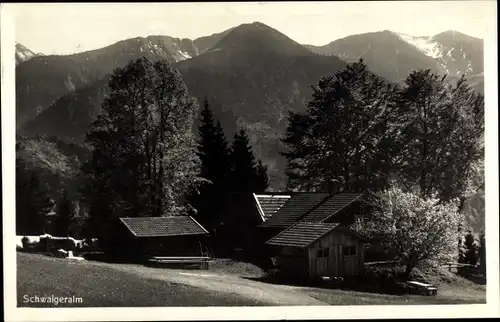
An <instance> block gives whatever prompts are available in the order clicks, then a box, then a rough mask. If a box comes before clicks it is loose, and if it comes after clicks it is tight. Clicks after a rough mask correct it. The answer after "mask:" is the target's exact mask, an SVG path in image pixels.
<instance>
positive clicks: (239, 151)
mask: <svg viewBox="0 0 500 322" xmlns="http://www.w3.org/2000/svg"><path fill="white" fill-rule="evenodd" d="M109 89H110V93H109V95H108V96H107V97H106V98H105V100H104V102H103V103H102V112H101V113H100V114H99V115H98V116H97V119H96V120H95V121H94V122H93V123H92V124H91V126H90V129H89V131H88V133H87V137H86V143H87V144H88V145H89V146H90V148H91V151H92V153H91V157H90V159H89V160H87V161H86V162H85V163H84V164H83V166H82V169H81V170H82V174H83V176H84V177H85V184H84V186H83V187H81V189H80V190H79V191H78V194H77V195H69V194H68V192H67V191H64V190H63V191H61V192H60V193H59V195H58V196H57V198H58V200H57V201H54V200H52V199H50V198H49V197H48V191H47V189H46V187H44V186H43V185H42V184H40V183H39V182H38V181H37V176H36V172H35V170H34V169H28V168H27V167H25V166H23V161H22V160H21V159H20V158H18V175H17V187H18V192H22V193H18V203H17V204H18V215H17V218H18V220H17V229H16V230H17V232H18V234H25V235H26V234H35V233H44V232H47V223H46V218H45V215H46V214H47V212H48V211H49V210H48V209H49V208H50V209H54V210H55V213H56V215H55V216H54V222H53V223H52V225H51V227H50V229H49V230H50V231H51V232H53V233H54V234H59V235H68V234H73V235H75V234H76V235H91V236H93V237H101V238H102V239H103V240H106V239H112V238H113V231H114V229H113V225H114V223H115V221H116V218H118V217H138V216H164V215H184V214H188V215H193V216H195V217H196V218H197V219H199V221H200V222H202V223H203V224H204V225H206V228H207V229H209V230H214V229H217V228H218V227H219V226H220V224H221V220H224V218H225V215H224V211H225V210H226V208H227V202H226V201H227V197H228V195H229V194H234V193H240V194H245V193H249V192H263V191H265V190H266V189H267V188H268V186H269V178H268V174H267V168H266V166H265V165H264V164H263V163H262V161H261V160H257V159H256V157H255V156H254V154H253V151H252V147H251V145H250V140H249V137H248V135H247V133H246V132H245V130H243V129H241V130H239V131H238V132H237V133H236V134H234V137H233V140H232V142H231V144H229V143H228V140H227V139H226V137H225V134H224V131H223V129H222V127H221V125H220V122H218V121H217V120H216V118H215V115H214V114H213V112H212V110H211V107H210V105H209V102H208V100H207V99H205V101H204V107H203V110H202V111H201V117H200V126H199V129H198V132H199V133H198V134H199V135H198V139H196V138H195V135H194V133H193V131H192V127H193V124H194V118H195V117H196V115H197V114H198V104H197V102H196V100H195V99H193V98H192V97H190V96H189V94H188V91H187V88H186V86H185V84H184V82H183V81H182V77H181V75H180V73H179V72H178V71H177V70H175V69H174V68H173V67H172V66H171V65H170V64H169V63H168V62H165V61H159V62H156V63H153V62H151V61H149V60H148V59H146V58H141V59H138V60H136V61H132V62H131V63H129V64H128V65H127V66H125V67H124V68H118V69H116V70H115V71H114V73H113V75H112V76H111V79H110V81H109ZM25 176H28V178H25ZM23 193H24V194H23ZM26 202H28V203H27V204H28V205H29V207H31V208H29V209H28V208H27V209H23V208H22V207H23V206H25V205H26ZM82 209H83V210H85V211H86V214H83V215H81V216H80V215H78V214H79V213H81V212H82ZM77 213H78V214H77ZM30 220H31V221H30Z"/></svg>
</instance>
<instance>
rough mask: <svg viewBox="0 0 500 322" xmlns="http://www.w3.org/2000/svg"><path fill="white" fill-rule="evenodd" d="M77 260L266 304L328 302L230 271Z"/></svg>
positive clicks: (318, 303) (284, 286)
mask: <svg viewBox="0 0 500 322" xmlns="http://www.w3.org/2000/svg"><path fill="white" fill-rule="evenodd" d="M81 264H82V265H98V266H106V267H111V268H113V269H117V270H120V271H124V272H128V273H134V274H137V275H139V276H140V277H143V278H152V279H158V280H163V281H168V282H172V283H178V284H184V285H189V286H193V287H198V288H203V289H206V290H211V291H217V292H224V293H229V294H237V295H240V296H243V297H247V298H250V299H259V300H260V301H262V302H267V303H269V304H270V305H328V304H327V303H325V302H322V301H319V300H317V299H314V298H312V297H310V296H308V295H306V294H303V293H300V292H298V291H296V290H295V289H294V287H292V286H286V285H272V284H267V283H263V282H258V281H252V280H248V279H245V278H242V277H239V276H236V275H231V274H223V273H214V272H210V271H203V270H182V269H169V268H155V267H147V266H141V265H135V264H108V263H102V262H94V261H85V262H82V263H81Z"/></svg>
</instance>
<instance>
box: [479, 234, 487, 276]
mask: <svg viewBox="0 0 500 322" xmlns="http://www.w3.org/2000/svg"><path fill="white" fill-rule="evenodd" d="M479 267H480V269H481V271H482V272H483V273H486V238H485V235H484V231H482V232H481V234H480V235H479Z"/></svg>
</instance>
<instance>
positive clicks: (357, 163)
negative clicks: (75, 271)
mask: <svg viewBox="0 0 500 322" xmlns="http://www.w3.org/2000/svg"><path fill="white" fill-rule="evenodd" d="M109 89H110V94H109V95H108V96H107V97H106V98H105V100H104V102H103V104H102V112H101V113H100V115H98V117H97V119H96V120H95V121H94V122H93V123H92V124H91V127H90V130H89V131H88V133H87V144H88V145H89V146H90V147H91V151H92V154H91V157H90V159H89V160H88V161H87V162H85V164H84V165H83V167H82V173H83V175H84V176H85V178H86V184H85V185H84V186H83V187H82V189H81V190H80V191H79V195H78V197H77V198H78V201H79V205H81V207H80V209H82V208H85V209H86V212H87V214H86V215H85V216H76V215H75V214H76V213H77V212H76V211H75V210H68V209H72V208H74V207H75V206H76V204H75V203H71V202H70V203H69V205H68V203H67V202H65V201H64V200H65V198H66V199H68V198H69V197H68V196H66V195H65V194H64V193H63V194H62V197H61V201H60V202H59V206H58V207H59V212H60V213H59V215H58V216H59V218H60V219H58V220H57V222H59V223H60V225H61V226H67V225H68V223H69V222H72V221H74V218H80V220H81V218H82V217H84V218H85V219H84V221H85V225H84V226H85V228H84V229H81V230H80V231H85V234H92V235H93V236H97V237H101V238H103V239H106V238H108V239H110V238H113V233H112V232H113V229H112V225H113V222H114V221H115V220H116V218H117V217H137V216H163V215H183V214H188V215H193V216H195V217H196V218H197V219H199V221H200V222H201V223H202V224H203V225H204V226H205V227H207V228H208V229H209V230H210V231H211V232H216V231H217V230H220V229H222V227H223V226H224V224H226V229H229V230H231V229H232V228H228V227H227V224H228V223H232V225H234V226H237V225H238V221H237V220H234V218H232V219H233V220H231V218H228V216H233V215H232V214H233V212H231V207H233V206H234V205H233V204H231V202H230V201H231V200H232V199H234V198H233V197H234V195H236V194H239V195H245V194H247V195H248V194H251V193H252V192H255V193H260V192H264V191H265V190H266V189H267V187H268V185H269V179H268V176H267V171H266V167H265V166H264V165H263V164H262V162H261V161H260V160H256V158H255V156H254V155H253V153H252V147H251V145H250V143H249V138H248V136H247V134H246V133H245V131H244V130H240V131H239V132H237V133H236V134H234V137H233V140H232V142H231V143H229V142H228V140H227V138H226V137H225V134H224V131H223V129H222V127H221V125H220V122H218V121H217V119H216V117H215V115H214V114H213V112H212V110H211V108H210V104H209V102H208V100H207V99H205V101H204V106H203V109H202V111H201V113H200V115H201V116H200V125H199V127H198V134H199V135H198V138H196V137H195V135H194V132H193V125H194V119H195V117H196V115H197V111H198V105H197V102H196V100H195V99H193V98H192V97H190V96H189V94H188V90H187V88H186V85H185V84H184V82H183V80H182V76H181V75H180V73H179V72H178V71H177V70H175V69H174V68H173V67H172V66H171V65H170V64H169V63H168V62H164V61H159V62H155V63H153V62H150V61H149V60H147V59H145V58H141V59H138V60H136V61H133V62H131V63H129V64H128V65H127V66H125V67H124V68H118V69H116V70H115V72H114V73H113V75H112V76H111V79H110V82H109ZM288 121H289V125H288V127H287V129H286V133H285V135H284V138H283V139H282V141H283V143H284V145H285V147H286V151H284V152H283V155H284V156H285V158H286V159H287V168H286V175H287V178H288V184H287V189H288V190H300V191H330V192H335V191H360V192H365V191H372V192H374V193H375V196H376V198H374V199H373V200H374V201H373V202H372V205H373V212H372V214H371V215H370V217H369V218H366V219H365V221H364V222H363V223H357V224H358V228H359V229H360V231H362V232H363V233H365V234H366V235H368V236H369V237H372V239H373V240H378V241H379V245H378V246H380V247H381V248H383V249H386V250H387V249H390V250H392V251H393V252H394V254H396V255H395V256H396V258H398V260H399V261H400V262H401V263H402V264H404V265H406V267H407V270H408V271H411V269H412V268H413V267H415V266H416V265H419V264H421V263H423V262H431V261H436V260H443V259H444V258H446V257H449V256H450V254H451V255H453V256H454V255H457V254H458V249H459V247H458V245H456V244H457V241H458V238H459V234H461V233H462V230H461V225H462V223H463V218H462V217H461V208H462V207H463V205H464V202H465V200H466V199H467V198H468V197H469V196H470V195H471V194H474V193H475V192H477V191H478V190H480V189H482V188H483V187H484V176H483V158H484V144H483V141H484V138H483V135H484V134H483V133H484V98H483V96H482V95H481V94H479V93H476V92H475V91H473V90H472V89H471V88H470V87H469V85H468V84H467V82H466V78H465V77H462V78H461V79H460V80H459V81H458V82H457V83H456V84H450V83H448V82H447V81H446V79H445V77H443V76H440V75H437V74H434V73H432V72H431V71H430V70H419V71H414V72H412V73H411V74H410V75H408V77H407V78H406V80H405V82H404V84H403V85H397V84H392V83H389V82H387V81H386V80H384V79H383V78H381V77H379V76H377V75H375V74H374V73H372V72H371V71H370V70H369V69H368V68H367V66H366V65H365V63H364V62H363V61H362V60H360V61H358V62H355V63H352V64H349V65H347V67H345V68H343V69H340V70H338V71H337V72H335V73H334V74H332V75H328V76H325V77H323V78H321V79H320V80H319V82H318V84H317V85H315V86H313V87H312V99H311V100H310V101H309V102H308V104H307V108H306V111H305V112H304V113H295V112H292V113H290V115H289V116H288ZM20 167H21V168H22V165H20ZM21 172H22V171H21ZM17 180H18V184H17V186H18V189H21V190H22V189H24V192H23V193H25V194H24V195H23V194H22V193H20V194H19V199H18V209H19V210H18V216H17V217H18V225H19V227H28V226H31V227H32V226H33V225H38V224H39V222H37V221H31V222H33V223H34V222H37V223H36V224H31V223H30V224H27V223H28V222H30V220H29V218H30V216H31V215H30V214H40V213H44V212H46V210H47V209H48V208H49V207H50V206H49V204H50V202H48V201H47V198H45V197H44V193H43V189H41V188H40V189H37V188H36V186H37V185H38V183H37V182H36V178H33V176H32V175H31V177H30V175H27V176H25V175H24V174H18V176H17ZM28 187H29V188H28ZM21 196H23V197H21ZM26 200H30V201H33V202H30V206H27V205H22V203H23V202H24V201H26ZM23 207H26V208H23ZM29 207H30V208H29ZM28 208H29V209H28ZM78 212H80V210H79V211H78ZM68 213H69V215H68V216H69V217H70V219H69V220H68V219H67V218H66V219H64V218H63V214H68ZM25 214H27V215H25ZM72 214H73V215H72ZM37 218H39V217H37ZM228 219H229V220H228ZM233 228H234V227H233ZM58 231H62V232H64V233H65V232H67V231H68V230H67V229H59V230H58Z"/></svg>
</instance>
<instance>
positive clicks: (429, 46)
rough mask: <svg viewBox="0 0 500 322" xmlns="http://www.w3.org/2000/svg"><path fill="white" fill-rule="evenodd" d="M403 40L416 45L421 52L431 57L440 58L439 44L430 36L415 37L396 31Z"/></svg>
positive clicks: (441, 52)
mask: <svg viewBox="0 0 500 322" xmlns="http://www.w3.org/2000/svg"><path fill="white" fill-rule="evenodd" d="M396 35H398V36H399V38H401V39H402V40H403V41H405V42H407V43H409V44H410V45H413V46H415V47H417V48H418V49H419V50H420V51H421V52H423V53H424V54H426V55H427V56H429V57H432V58H440V57H442V55H443V51H442V48H441V45H440V44H439V43H437V42H436V41H433V40H432V38H431V37H426V36H421V37H415V36H410V35H407V34H403V33H396Z"/></svg>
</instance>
